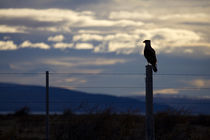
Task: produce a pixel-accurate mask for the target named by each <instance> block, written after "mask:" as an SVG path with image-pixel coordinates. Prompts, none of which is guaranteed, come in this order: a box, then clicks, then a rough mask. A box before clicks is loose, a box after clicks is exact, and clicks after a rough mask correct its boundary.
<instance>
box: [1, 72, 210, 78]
mask: <svg viewBox="0 0 210 140" xmlns="http://www.w3.org/2000/svg"><path fill="white" fill-rule="evenodd" d="M43 74H46V73H45V72H34V73H33V72H29V73H17V72H15V73H12V72H11V73H8V72H1V73H0V75H43ZM49 74H51V75H96V76H100V75H113V76H114V75H120V76H123V75H135V76H136V75H145V73H136V72H133V73H130V72H129V73H128V72H122V73H115V72H110V73H91V72H89V73H85V72H81V73H78V72H49ZM153 76H193V77H194V76H206V77H210V74H193V73H158V74H156V73H154V75H153Z"/></svg>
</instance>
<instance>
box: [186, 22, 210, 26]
mask: <svg viewBox="0 0 210 140" xmlns="http://www.w3.org/2000/svg"><path fill="white" fill-rule="evenodd" d="M182 24H185V25H194V26H210V23H209V22H183V23H182Z"/></svg>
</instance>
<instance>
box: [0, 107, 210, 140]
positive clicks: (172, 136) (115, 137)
mask: <svg viewBox="0 0 210 140" xmlns="http://www.w3.org/2000/svg"><path fill="white" fill-rule="evenodd" d="M18 114H19V113H18ZM23 114H24V113H23ZM155 137H156V139H157V140H209V138H210V116H207V115H198V116H193V115H190V114H189V113H186V112H183V111H176V110H168V111H166V112H159V113H157V114H155ZM0 139H1V140H9V139H15V140H44V139H45V116H44V115H30V114H29V115H17V112H16V113H15V114H10V115H0ZM50 139H51V140H88V139H90V140H141V139H142V140H143V139H145V118H144V116H143V115H139V114H136V113H134V112H131V111H130V112H127V113H121V114H118V113H114V112H113V111H112V110H111V109H110V108H108V109H106V110H104V111H102V112H98V113H89V114H74V113H73V112H72V111H71V110H65V111H64V113H63V115H56V114H54V115H50Z"/></svg>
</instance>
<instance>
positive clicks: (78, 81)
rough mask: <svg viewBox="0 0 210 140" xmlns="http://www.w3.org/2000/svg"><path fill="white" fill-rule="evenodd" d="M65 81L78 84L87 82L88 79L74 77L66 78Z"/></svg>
mask: <svg viewBox="0 0 210 140" xmlns="http://www.w3.org/2000/svg"><path fill="white" fill-rule="evenodd" d="M65 82H67V83H74V84H78V83H79V84H80V83H86V82H87V80H84V79H79V78H74V77H72V78H66V79H65Z"/></svg>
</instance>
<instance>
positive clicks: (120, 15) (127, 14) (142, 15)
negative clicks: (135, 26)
mask: <svg viewBox="0 0 210 140" xmlns="http://www.w3.org/2000/svg"><path fill="white" fill-rule="evenodd" d="M109 18H110V19H133V20H142V19H151V18H153V15H151V14H149V13H148V12H131V11H113V12H110V14H109Z"/></svg>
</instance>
